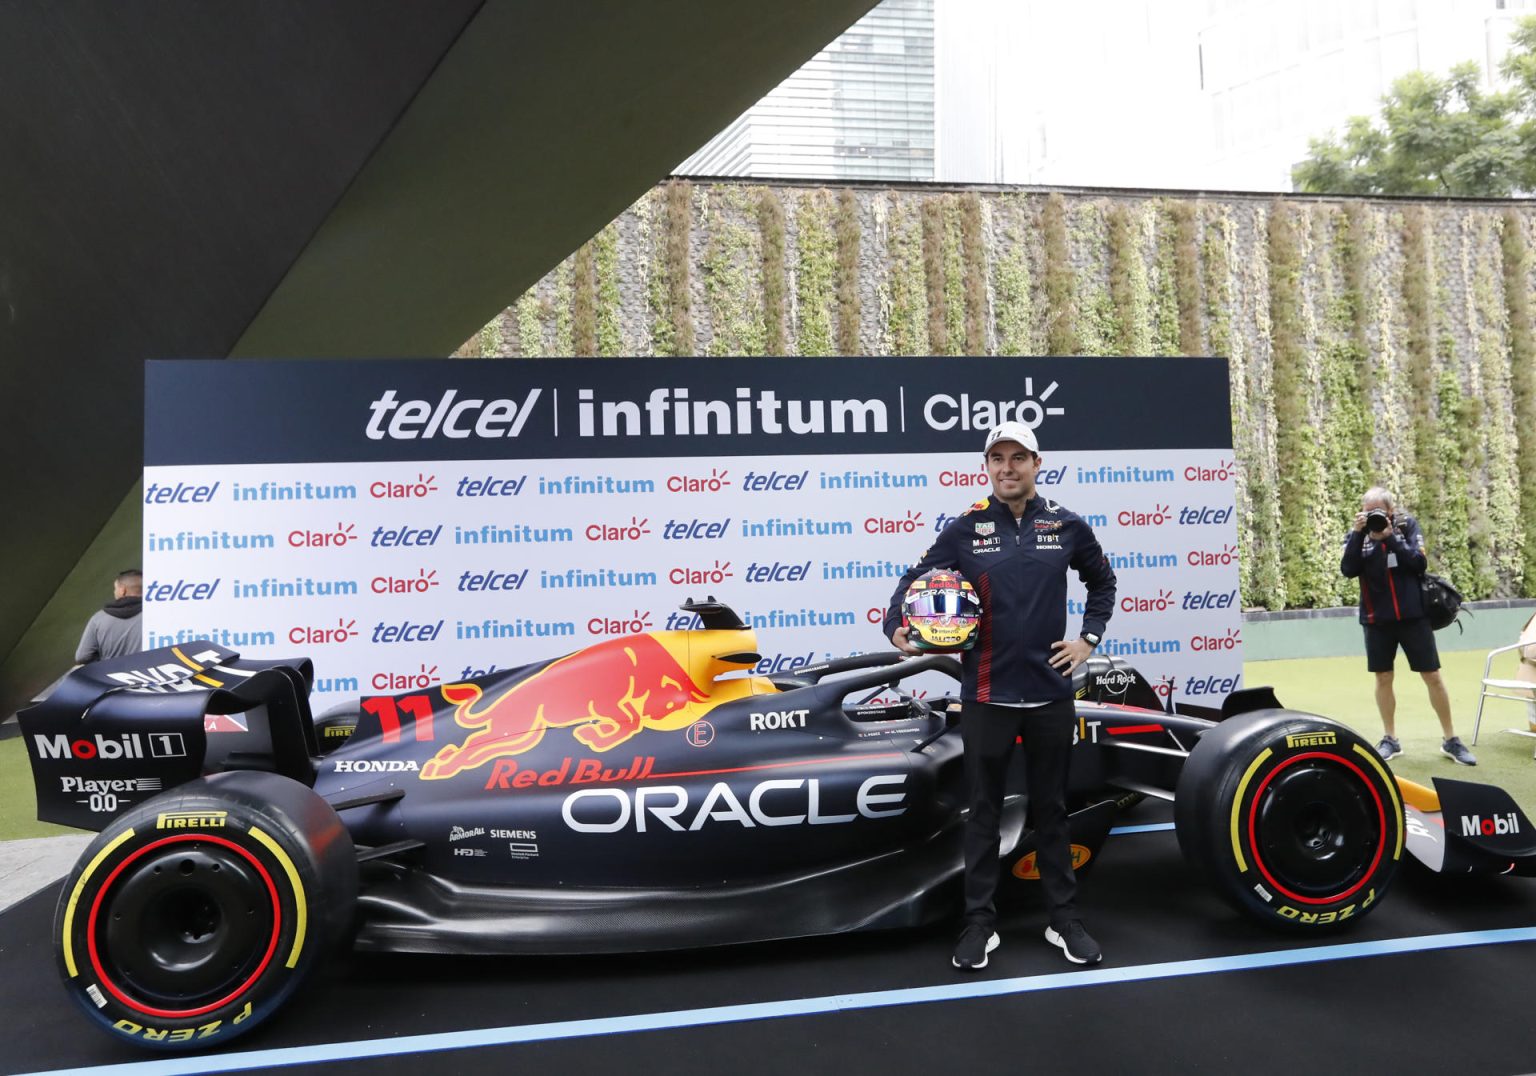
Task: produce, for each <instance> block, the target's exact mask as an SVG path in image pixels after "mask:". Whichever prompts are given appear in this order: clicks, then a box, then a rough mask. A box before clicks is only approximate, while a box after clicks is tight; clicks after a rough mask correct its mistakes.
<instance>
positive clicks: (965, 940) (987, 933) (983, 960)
mask: <svg viewBox="0 0 1536 1076" xmlns="http://www.w3.org/2000/svg"><path fill="white" fill-rule="evenodd" d="M998 944H999V943H998V937H997V933H996V932H995V931H993V929H992V928H991V927H989V926H987V925H985V924H983V923H967V924H966V926H965V929H964V930H962V931H961V932H960V940H959V941H958V942H956V943H955V957H954V960H953V964H954V965H955V967H957V968H959V969H960V970H961V971H980V970H981V969H982V968H984V967H986V966H987V954H988V953H990V952H991V951H992V950H993V949H996V948H997V946H998Z"/></svg>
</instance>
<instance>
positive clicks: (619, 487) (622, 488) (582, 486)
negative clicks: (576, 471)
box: [539, 475, 656, 497]
mask: <svg viewBox="0 0 1536 1076" xmlns="http://www.w3.org/2000/svg"><path fill="white" fill-rule="evenodd" d="M655 492H656V483H655V482H654V481H652V480H651V479H649V478H610V477H609V476H608V475H597V476H596V477H594V478H580V477H577V476H576V475H566V476H564V477H563V478H542V477H541V478H540V479H539V496H541V497H606V496H608V495H609V494H611V493H655Z"/></svg>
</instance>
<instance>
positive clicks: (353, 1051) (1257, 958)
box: [30, 927, 1536, 1076]
mask: <svg viewBox="0 0 1536 1076" xmlns="http://www.w3.org/2000/svg"><path fill="white" fill-rule="evenodd" d="M1529 941H1536V927H1514V928H1510V929H1505V930H1476V931H1467V932H1463V933H1457V934H1431V935H1425V936H1421V937H1417V938H1389V939H1386V940H1384V941H1373V942H1346V943H1341V944H1338V945H1318V946H1311V947H1308V948H1305V949H1282V950H1278V951H1275V952H1269V953H1250V954H1247V955H1243V956H1221V957H1207V958H1204V959H1199V960H1179V961H1172V962H1168V963H1162V964H1141V965H1138V966H1135V967H1128V968H1102V967H1101V968H1094V969H1092V970H1085V971H1069V972H1061V973H1059V974H1054V975H1031V976H1026V977H1023V978H1016V979H991V980H974V979H973V980H967V981H965V982H960V983H946V984H945V985H943V986H921V987H909V988H906V989H901V990H872V991H868V992H865V993H858V994H831V995H826V996H823V997H813V998H798V999H795V1000H791V1001H764V1002H756V1003H753V1004H747V1005H720V1006H716V1007H712V1008H707V1009H683V1010H680V1011H676V1012H658V1013H640V1014H636V1015H634V1016H612V1017H601V1018H597V1019H588V1020H562V1021H558V1022H553V1023H545V1024H526V1025H522V1026H518V1027H498V1028H484V1029H481V1030H477V1031H449V1032H442V1033H439V1034H433V1035H407V1036H403V1037H401V1038H387V1039H365V1040H363V1041H360V1042H340V1043H328V1044H320V1045H315V1046H296V1047H289V1048H286V1049H279V1050H252V1051H248V1052H244V1053H226V1054H211V1055H206V1054H205V1055H202V1056H198V1057H159V1058H156V1059H154V1060H152V1061H135V1062H128V1063H126V1064H120V1065H100V1066H94V1067H90V1068H74V1069H55V1070H52V1072H51V1074H49V1076H62V1074H65V1073H79V1074H82V1076H83V1074H86V1073H89V1074H92V1076H97V1074H113V1076H168V1074H175V1073H209V1072H242V1071H245V1070H248V1069H255V1068H266V1067H270V1066H279V1065H306V1064H320V1063H324V1062H333V1061H356V1060H359V1059H362V1058H369V1057H385V1056H398V1055H402V1054H413V1053H431V1052H435V1051H440V1050H468V1049H473V1048H475V1047H478V1046H507V1045H512V1044H514V1043H523V1042H550V1041H554V1040H558V1039H574V1038H582V1037H585V1036H590V1035H623V1034H628V1033H631V1032H636V1031H665V1030H669V1029H674V1028H685V1027H706V1026H709V1025H712V1024H730V1023H739V1022H742V1021H746V1020H772V1019H779V1018H783V1017H791V1016H815V1015H819V1014H825V1013H837V1012H849V1011H853V1010H858V1009H880V1008H887V1007H890V1006H895V1005H925V1004H931V1003H933V1002H943V1001H963V1000H965V999H967V998H987V997H1001V996H1006V995H1009V994H1028V993H1034V992H1036V991H1042V990H1065V989H1070V988H1072V987H1079V986H1107V985H1111V984H1118V983H1137V982H1150V981H1153V980H1157V979H1177V978H1181V977H1184V976H1190V975H1212V974H1219V973H1224V972H1241V971H1251V970H1254V969H1257V968H1281V967H1293V966H1295V965H1299V964H1321V963H1326V962H1328V961H1333V960H1354V959H1359V958H1362V957H1376V956H1391V955H1393V954H1397V953H1422V952H1431V951H1434V950H1437V949H1459V948H1465V947H1469V946H1479V945H1503V944H1507V943H1510V942H1529ZM30 1076H44V1074H42V1073H33V1074H30Z"/></svg>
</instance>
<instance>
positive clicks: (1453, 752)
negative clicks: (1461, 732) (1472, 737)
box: [1440, 736, 1477, 766]
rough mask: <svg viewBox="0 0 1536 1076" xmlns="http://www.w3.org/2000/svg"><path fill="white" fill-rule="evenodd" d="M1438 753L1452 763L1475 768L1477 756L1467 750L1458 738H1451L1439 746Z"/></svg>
mask: <svg viewBox="0 0 1536 1076" xmlns="http://www.w3.org/2000/svg"><path fill="white" fill-rule="evenodd" d="M1440 753H1441V754H1442V755H1444V756H1445V757H1446V758H1448V759H1451V760H1452V761H1454V762H1459V763H1461V765H1463V766H1476V765H1477V756H1476V755H1474V754H1473V753H1472V752H1471V751H1468V750H1467V745H1466V744H1464V743H1462V742H1461V737H1460V736H1452V737H1451V738H1450V739H1449V740H1446V741H1445V742H1444V743H1443V744H1441V745H1440Z"/></svg>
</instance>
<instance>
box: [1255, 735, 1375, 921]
mask: <svg viewBox="0 0 1536 1076" xmlns="http://www.w3.org/2000/svg"><path fill="white" fill-rule="evenodd" d="M1309 758H1320V759H1326V760H1327V761H1329V762H1335V763H1338V764H1339V765H1341V766H1345V767H1347V768H1348V769H1349V770H1350V771H1351V772H1353V773H1354V775H1355V776H1356V777H1358V778H1360V783H1361V784H1363V785H1365V787H1366V788H1368V789H1369V790H1370V793H1371V799H1373V800H1375V801H1376V817H1377V819H1378V820H1379V823H1380V825H1379V828H1378V830H1377V832H1378V833H1379V834H1381V835H1382V836H1383V837H1385V835H1386V832H1387V812H1386V809H1385V808H1384V807H1383V806H1382V803H1381V794H1380V793H1379V792H1377V791H1376V786H1375V785H1373V784H1371V781H1370V778H1368V777H1367V776H1366V774H1365V771H1364V770H1362V769H1361V768H1360V767H1359V766H1356V765H1355V764H1354V763H1353V762H1351V761H1349V759H1347V758H1340V757H1339V756H1338V755H1330V754H1328V753H1327V752H1325V751H1308V752H1306V753H1305V754H1301V755H1292V756H1291V757H1290V758H1288V759H1286V760H1284V761H1283V762H1281V763H1280V764H1279V765H1278V766H1276V767H1275V768H1274V769H1272V770H1270V771H1269V772H1268V773H1267V774H1265V775H1264V780H1263V781H1261V782H1260V783H1259V787H1258V788H1256V789H1254V792H1253V798H1252V799H1251V800H1249V801H1248V854H1249V855H1251V856H1252V857H1253V862H1254V865H1255V866H1257V867H1258V868H1259V873H1260V874H1262V875H1264V880H1265V881H1267V882H1268V883H1269V884H1270V885H1272V886H1274V888H1275V889H1277V890H1279V891H1280V892H1281V893H1283V894H1285V896H1287V897H1289V898H1290V899H1291V900H1294V901H1297V902H1299V903H1301V904H1333V903H1335V902H1336V901H1341V900H1348V899H1349V898H1350V897H1352V896H1354V895H1355V893H1357V892H1358V891H1359V890H1360V888H1361V887H1362V886H1364V885H1365V883H1366V882H1368V881H1370V880H1371V876H1372V875H1374V874H1375V873H1376V868H1377V867H1378V866H1379V865H1380V864H1381V856H1382V853H1383V852H1384V851H1385V849H1386V843H1387V842H1386V841H1385V840H1378V841H1377V842H1376V856H1375V858H1374V859H1372V860H1371V865H1370V867H1369V868H1367V870H1366V872H1365V874H1364V875H1362V876H1361V878H1360V880H1359V881H1358V882H1356V883H1355V884H1354V885H1352V886H1350V887H1349V889H1347V890H1346V891H1344V892H1343V893H1339V894H1336V895H1334V896H1331V897H1304V896H1302V895H1301V894H1300V893H1293V892H1291V891H1290V890H1289V889H1287V888H1286V887H1285V886H1283V885H1281V884H1280V883H1279V882H1277V881H1275V877H1274V875H1272V874H1270V873H1269V868H1268V867H1266V866H1265V865H1264V857H1263V856H1262V855H1260V854H1259V843H1258V840H1257V838H1256V836H1255V832H1254V831H1255V828H1256V821H1257V818H1258V813H1259V800H1260V799H1261V798H1263V795H1264V790H1265V789H1266V788H1268V787H1269V782H1270V781H1272V780H1274V777H1275V775H1276V774H1277V773H1279V772H1280V771H1281V770H1283V769H1285V768H1286V767H1287V766H1289V765H1291V764H1292V763H1294V762H1301V761H1302V760H1304V759H1309Z"/></svg>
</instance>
